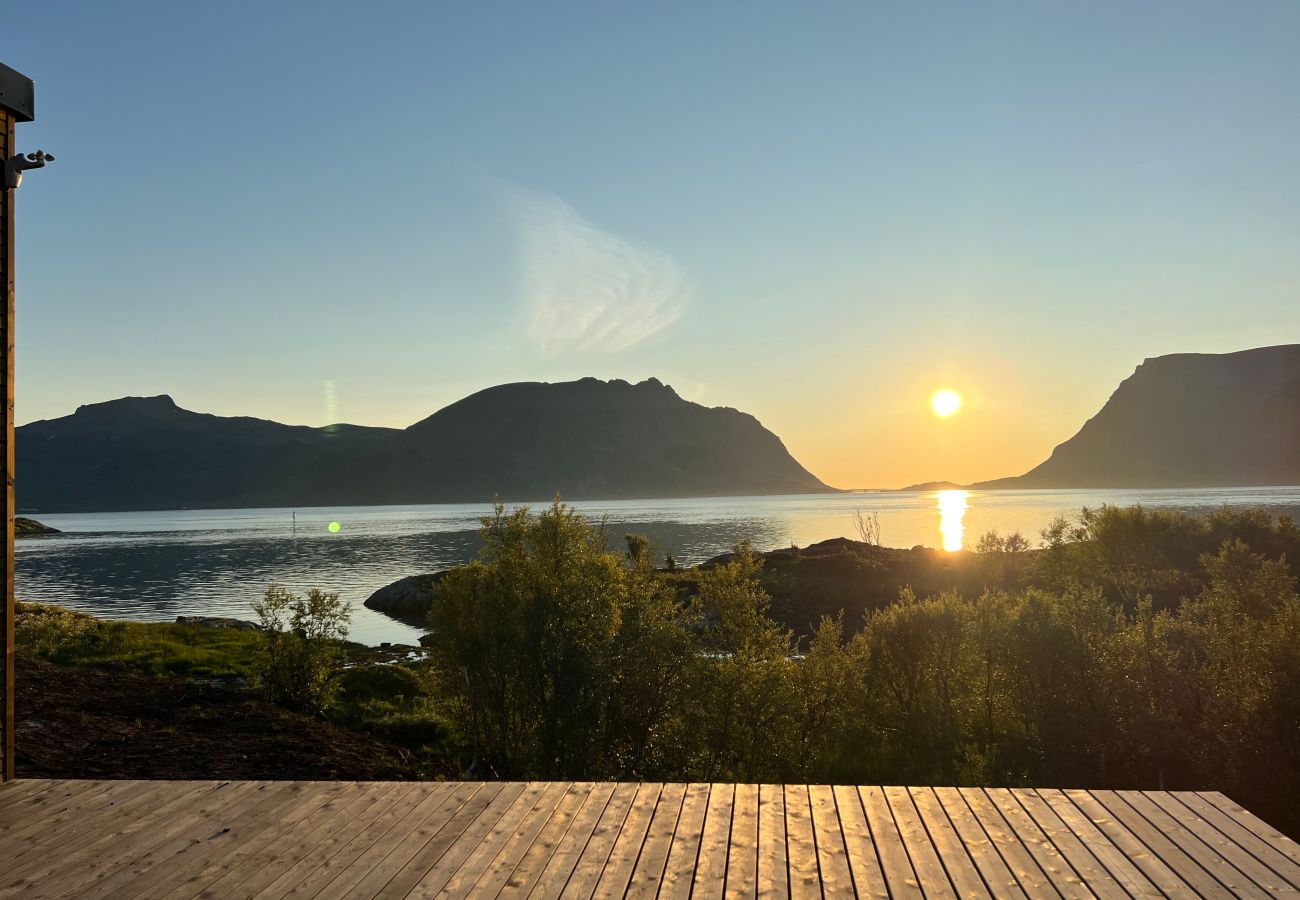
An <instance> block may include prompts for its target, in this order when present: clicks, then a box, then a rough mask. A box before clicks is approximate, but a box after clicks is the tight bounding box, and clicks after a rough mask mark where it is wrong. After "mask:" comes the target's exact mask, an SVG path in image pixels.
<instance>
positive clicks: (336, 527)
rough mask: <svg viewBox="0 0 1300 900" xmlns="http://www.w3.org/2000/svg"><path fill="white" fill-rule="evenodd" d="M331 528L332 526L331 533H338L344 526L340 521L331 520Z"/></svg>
mask: <svg viewBox="0 0 1300 900" xmlns="http://www.w3.org/2000/svg"><path fill="white" fill-rule="evenodd" d="M329 528H330V534H338V533H339V532H340V531H342V530H343V526H342V525H340V524H339V523H338V522H330V525H329Z"/></svg>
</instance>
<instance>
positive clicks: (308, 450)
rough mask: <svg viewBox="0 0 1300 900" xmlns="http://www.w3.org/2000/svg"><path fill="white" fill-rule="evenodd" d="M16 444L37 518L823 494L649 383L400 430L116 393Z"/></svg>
mask: <svg viewBox="0 0 1300 900" xmlns="http://www.w3.org/2000/svg"><path fill="white" fill-rule="evenodd" d="M16 443H17V455H18V460H17V468H18V471H19V472H20V473H21V475H20V476H19V480H18V485H17V488H16V489H17V492H18V504H19V507H20V508H21V509H23V510H26V511H39V512H43V513H48V512H72V511H78V512H85V511H123V510H142V509H181V508H191V509H202V508H209V509H224V508H238V507H268V506H277V507H278V506H332V505H378V504H402V503H457V502H486V501H488V500H490V499H491V498H492V497H494V496H499V497H501V498H502V499H508V500H521V499H527V500H534V499H547V498H550V497H552V496H554V495H555V494H556V493H557V492H558V493H560V494H562V495H563V496H564V497H565V498H566V499H571V500H582V499H621V498H626V499H632V498H646V499H649V498H666V497H692V496H739V495H755V494H788V493H813V492H829V491H833V490H834V488H831V487H829V486H827V485H826V484H824V483H823V482H822V481H821V480H820V479H818V478H817V477H816V476H814V475H813V474H812V473H810V472H809V471H808V470H807V469H805V468H804V467H803V466H802V465H800V464H799V462H798V461H797V460H795V459H794V457H793V456H791V455H790V453H789V451H788V450H786V447H785V445H784V444H783V443H782V442H781V439H780V438H778V437H777V436H776V435H775V434H773V433H772V432H771V431H769V430H767V429H766V428H764V427H763V426H762V424H760V423H759V421H758V420H757V419H755V418H754V417H753V416H751V415H749V414H747V413H743V412H740V411H738V410H735V409H731V408H728V407H706V406H701V405H700V404H698V403H692V402H689V401H687V400H683V399H682V398H681V397H679V396H678V395H677V393H676V392H675V391H674V390H673V389H672V388H671V387H669V386H667V385H665V384H663V383H662V382H660V381H658V380H657V379H654V378H651V379H648V380H646V381H642V382H640V383H639V384H631V383H629V382H626V381H621V380H613V381H599V380H597V379H595V378H584V379H582V380H580V381H571V382H564V383H558V384H547V383H540V382H526V383H517V384H505V385H500V386H498V387H492V388H488V389H487V390H483V391H479V392H478V393H476V394H473V395H471V396H469V397H466V398H465V399H463V400H460V401H458V402H456V403H453V404H452V405H450V406H448V407H446V408H444V409H442V410H439V411H438V412H436V413H434V414H433V415H432V416H429V417H428V418H427V419H424V420H422V421H420V422H417V423H415V424H414V425H412V426H410V427H409V428H405V429H396V428H370V427H362V426H356V425H330V426H326V427H324V428H309V427H305V426H292V425H282V424H280V423H278V422H271V421H266V420H263V419H254V418H247V417H223V416H214V415H206V414H203V413H197V412H191V411H189V410H185V409H182V408H180V407H179V406H177V405H176V403H175V402H174V401H173V400H172V399H171V397H167V396H158V397H126V398H123V399H120V400H113V401H109V402H106V403H95V404H90V405H87V406H82V407H80V408H79V409H77V411H76V412H75V413H73V414H72V415H70V416H63V417H62V418H58V419H50V420H43V421H39V422H32V423H31V424H28V425H24V426H22V427H21V428H19V429H17V441H16Z"/></svg>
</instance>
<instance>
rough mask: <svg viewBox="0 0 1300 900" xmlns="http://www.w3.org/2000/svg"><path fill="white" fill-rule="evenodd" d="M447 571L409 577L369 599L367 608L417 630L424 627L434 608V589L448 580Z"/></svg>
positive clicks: (379, 591)
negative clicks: (446, 578) (441, 581)
mask: <svg viewBox="0 0 1300 900" xmlns="http://www.w3.org/2000/svg"><path fill="white" fill-rule="evenodd" d="M446 574H447V573H446V572H433V573H430V574H428V575H408V576H407V577H405V578H402V579H400V580H398V581H394V582H393V583H392V584H390V585H386V586H384V587H381V588H380V589H379V590H377V591H375V592H374V593H373V594H371V595H370V596H369V597H367V598H366V602H365V604H364V605H365V607H366V609H373V610H375V612H381V613H383V614H384V615H386V616H392V617H393V618H394V619H397V620H398V621H401V622H405V623H407V624H408V625H414V626H415V627H417V628H422V627H424V625H425V623H426V621H427V619H428V618H429V610H430V609H431V608H432V607H433V586H434V584H436V583H437V582H438V581H440V580H442V578H443V577H445V575H446Z"/></svg>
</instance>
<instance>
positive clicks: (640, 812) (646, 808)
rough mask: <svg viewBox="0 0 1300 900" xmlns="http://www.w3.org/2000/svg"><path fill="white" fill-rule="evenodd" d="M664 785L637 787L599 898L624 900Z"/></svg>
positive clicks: (604, 873)
mask: <svg viewBox="0 0 1300 900" xmlns="http://www.w3.org/2000/svg"><path fill="white" fill-rule="evenodd" d="M663 789H664V785H661V784H651V783H649V782H646V783H644V784H641V785H638V786H637V793H636V799H634V800H633V801H632V808H631V809H629V810H628V813H627V818H626V819H624V820H623V827H622V828H621V829H620V830H619V833H618V837H617V838H616V839H615V840H614V849H613V850H612V851H611V852H610V854H609V859H608V860H606V862H605V869H604V871H602V872H601V873H600V878H599V879H598V880H597V882H596V890H595V896H597V897H622V896H623V894H624V893H625V892H626V891H627V886H628V883H629V882H630V881H631V879H632V870H633V868H634V867H635V866H636V861H637V858H638V857H639V856H640V855H641V848H642V847H644V846H645V840H646V835H647V834H648V833H649V831H650V823H651V821H653V819H654V814H655V810H656V809H657V808H658V806H659V795H660V794H661V793H662V792H663Z"/></svg>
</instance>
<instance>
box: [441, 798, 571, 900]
mask: <svg viewBox="0 0 1300 900" xmlns="http://www.w3.org/2000/svg"><path fill="white" fill-rule="evenodd" d="M572 788H573V785H572V784H570V783H569V782H562V783H560V782H557V783H552V784H548V785H547V786H546V790H544V791H542V795H541V796H540V797H539V798H538V799H537V802H536V803H535V804H533V808H532V809H530V810H529V811H528V814H527V815H526V816H525V817H524V819H523V821H522V822H520V823H519V826H518V827H517V828H516V829H515V831H514V833H513V834H511V835H510V836H509V838H508V840H506V841H505V842H504V843H503V844H502V847H501V849H500V850H499V851H498V852H497V854H496V856H494V857H492V858H491V860H490V861H489V862H488V864H487V867H486V868H485V869H484V870H483V871H482V873H481V874H479V876H478V878H477V879H476V880H475V881H474V882H473V883H472V884H471V883H470V882H469V880H468V879H466V880H465V882H464V883H465V884H467V885H470V888H469V895H472V896H475V897H494V896H496V895H497V893H498V892H499V891H500V890H501V889H502V888H504V887H505V885H506V881H508V880H509V878H510V874H511V873H512V872H514V870H515V867H516V866H518V865H519V863H520V861H522V860H523V858H524V854H526V853H527V852H528V848H529V847H531V846H532V844H533V841H535V840H537V836H538V835H539V834H541V833H542V831H543V830H545V828H546V826H547V825H548V824H549V823H550V821H551V818H552V817H553V816H554V815H555V812H556V810H557V809H558V808H559V807H560V805H561V804H562V803H563V802H564V800H565V798H566V797H567V796H568V795H569V793H570V792H571V790H572ZM453 883H454V882H453ZM442 896H444V897H454V896H458V894H457V893H456V892H455V891H453V890H451V889H450V886H449V888H448V889H447V890H445V891H444V892H443V894H442Z"/></svg>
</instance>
